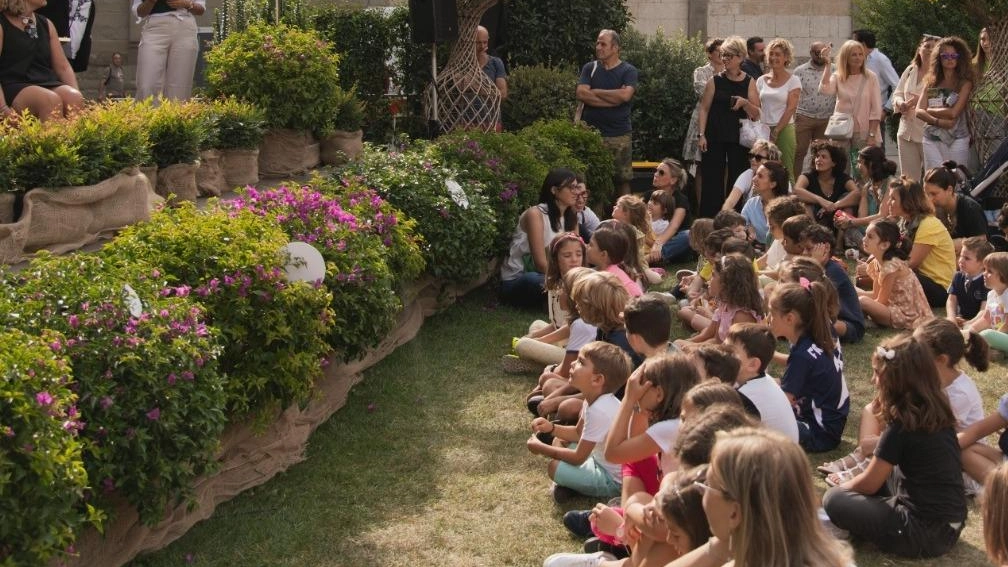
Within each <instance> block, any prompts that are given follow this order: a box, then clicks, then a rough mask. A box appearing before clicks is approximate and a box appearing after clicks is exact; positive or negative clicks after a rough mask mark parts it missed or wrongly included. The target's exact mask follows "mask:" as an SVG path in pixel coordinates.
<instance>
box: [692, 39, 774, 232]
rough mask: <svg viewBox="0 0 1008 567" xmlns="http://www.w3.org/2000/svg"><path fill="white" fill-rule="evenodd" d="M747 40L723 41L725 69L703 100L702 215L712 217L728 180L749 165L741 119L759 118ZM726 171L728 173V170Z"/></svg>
mask: <svg viewBox="0 0 1008 567" xmlns="http://www.w3.org/2000/svg"><path fill="white" fill-rule="evenodd" d="M746 53H747V51H746V43H745V40H744V39H742V38H741V37H738V36H732V37H729V38H727V39H725V40H724V43H722V44H721V61H722V62H723V63H724V66H725V69H724V71H722V72H720V73H718V74H716V75H714V77H713V78H711V80H710V81H708V82H707V86H706V87H704V93H703V97H702V98H701V99H700V118H699V131H700V133H699V134H697V147H698V148H700V151H701V152H703V160H701V162H700V172H701V175H702V177H703V180H702V189H701V192H700V193H701V194H700V205H699V208H698V211H699V214H698V216H700V217H707V218H713V217H714V215H715V214H717V212H718V211H719V210H721V204H722V203H724V199H725V196H726V195H727V193H728V185H727V183H726V182H725V180H726V179H727V180H733V179H735V178H736V177H738V175H739V174H740V173H742V172H743V171H745V169H746V166H747V165H748V163H747V161H748V159H747V158H748V153H749V152H748V149H747V148H746V147H745V146H743V145H742V144H740V143H739V130H740V128H741V120H742V119H744V118H749V119H750V120H758V119H759V116H760V102H759V92H757V90H756V81H754V80H752V78H751V77H749V75H747V74H746V73H745V71H743V70H742V68H741V65H742V59H743V58H744V57H745V56H746ZM726 171H727V174H728V175H727V176H725V172H726Z"/></svg>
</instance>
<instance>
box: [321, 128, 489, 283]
mask: <svg viewBox="0 0 1008 567" xmlns="http://www.w3.org/2000/svg"><path fill="white" fill-rule="evenodd" d="M451 179H454V180H456V181H458V182H459V184H460V185H461V188H462V194H460V195H452V194H451V192H450V190H449V188H448V186H447V184H446V182H448V181H449V180H451ZM334 180H337V181H339V182H343V183H348V184H351V185H354V186H357V185H360V186H364V187H369V188H371V189H373V190H375V191H376V192H377V193H378V194H379V195H381V197H382V198H383V199H385V200H387V201H388V202H389V203H391V204H392V205H393V206H394V207H395V208H396V209H398V210H400V211H402V212H403V214H405V215H407V216H409V217H410V218H412V219H414V220H415V221H416V223H417V231H418V232H419V233H420V234H421V235H422V236H423V240H424V243H423V246H422V250H423V256H424V261H425V262H426V265H427V272H428V273H429V274H430V275H432V276H434V277H435V278H437V279H440V280H445V281H449V282H468V281H471V280H473V279H475V278H476V277H478V276H479V275H480V274H481V273H482V272H483V270H484V269H485V268H486V265H487V261H488V260H489V259H490V258H491V257H492V256H493V243H494V237H495V235H496V224H495V223H496V217H495V215H494V211H493V209H492V208H491V206H490V205H489V203H488V201H487V198H486V197H485V196H484V189H483V187H482V186H481V185H480V184H478V183H475V182H472V181H468V180H467V179H466V178H465V177H464V176H463V175H461V174H460V173H458V172H457V171H455V170H453V169H452V168H449V167H446V166H444V165H443V164H442V163H441V162H440V161H439V160H437V159H433V158H430V157H429V156H427V155H426V147H425V145H424V144H422V143H417V144H416V145H415V146H414V147H413V148H409V149H407V150H406V151H404V152H402V153H389V152H386V151H385V150H384V149H381V150H379V149H377V148H375V147H373V146H369V145H366V146H365V149H364V152H363V153H362V154H361V156H360V157H359V158H358V160H357V161H355V162H352V163H350V164H348V165H347V166H345V167H344V168H343V170H341V171H340V172H338V173H337V174H336V175H335V176H334Z"/></svg>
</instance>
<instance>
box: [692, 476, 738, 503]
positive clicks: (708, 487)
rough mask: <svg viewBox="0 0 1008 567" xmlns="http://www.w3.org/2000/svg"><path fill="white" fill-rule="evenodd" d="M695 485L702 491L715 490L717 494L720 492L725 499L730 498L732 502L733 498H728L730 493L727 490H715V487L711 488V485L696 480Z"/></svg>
mask: <svg viewBox="0 0 1008 567" xmlns="http://www.w3.org/2000/svg"><path fill="white" fill-rule="evenodd" d="M693 484H694V485H696V486H699V487H700V490H702V491H704V492H707V491H708V490H713V491H715V492H720V493H721V496H723V497H725V498H728V499H729V500H731V497H730V496H728V492H727V491H726V490H723V489H721V488H715V487H713V486H711V485H709V484H705V483H703V482H700V481H699V480H694V481H693Z"/></svg>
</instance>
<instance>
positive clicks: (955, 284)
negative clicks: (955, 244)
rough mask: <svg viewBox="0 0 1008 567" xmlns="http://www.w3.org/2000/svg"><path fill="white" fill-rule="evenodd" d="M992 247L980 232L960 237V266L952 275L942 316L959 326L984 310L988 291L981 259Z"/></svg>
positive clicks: (991, 250)
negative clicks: (962, 239) (961, 242)
mask: <svg viewBox="0 0 1008 567" xmlns="http://www.w3.org/2000/svg"><path fill="white" fill-rule="evenodd" d="M991 252H994V247H993V246H991V243H990V242H988V241H987V239H986V238H984V237H983V236H973V237H971V238H967V239H966V240H964V241H963V244H962V250H960V251H959V270H958V271H957V272H956V273H955V274H954V275H953V276H952V283H951V284H950V285H949V288H948V294H949V295H948V299H946V300H945V317H946V318H948V320H949V321H952V322H953V323H955V324H956V325H958V326H960V327H962V326H963V325H965V324H966V322H967V321H970V320H972V319H974V318H976V316H977V315H978V314H979V313H980V312H981V311H983V310H984V307H985V305H986V302H987V293H988V292H990V290H989V289H987V286H985V285H984V282H983V260H984V258H986V257H987V255H988V254H990V253H991Z"/></svg>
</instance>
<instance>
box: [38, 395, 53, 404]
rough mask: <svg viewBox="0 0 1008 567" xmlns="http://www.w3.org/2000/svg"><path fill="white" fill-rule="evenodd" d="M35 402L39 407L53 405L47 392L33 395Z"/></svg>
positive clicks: (51, 398)
mask: <svg viewBox="0 0 1008 567" xmlns="http://www.w3.org/2000/svg"><path fill="white" fill-rule="evenodd" d="M35 401H36V402H38V405H40V406H48V405H50V404H52V403H53V397H52V396H51V395H49V392H45V391H43V392H39V393H37V394H35Z"/></svg>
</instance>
